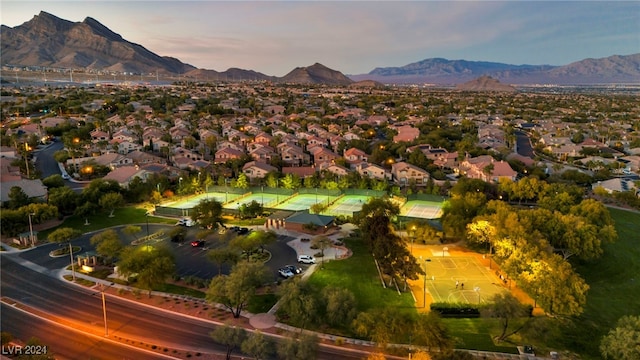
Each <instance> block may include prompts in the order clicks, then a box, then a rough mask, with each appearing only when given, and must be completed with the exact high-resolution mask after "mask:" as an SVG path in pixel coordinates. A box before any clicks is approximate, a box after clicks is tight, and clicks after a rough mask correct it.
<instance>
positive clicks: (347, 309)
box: [322, 286, 358, 326]
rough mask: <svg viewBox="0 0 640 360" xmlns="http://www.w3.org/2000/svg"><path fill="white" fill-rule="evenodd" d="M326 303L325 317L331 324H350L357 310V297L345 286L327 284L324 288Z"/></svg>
mask: <svg viewBox="0 0 640 360" xmlns="http://www.w3.org/2000/svg"><path fill="white" fill-rule="evenodd" d="M322 296H323V297H324V302H325V304H326V309H325V310H326V311H325V319H326V320H327V322H328V323H329V324H331V325H334V326H335V325H340V324H350V323H351V322H352V321H353V319H355V317H356V314H357V312H358V310H357V303H356V297H355V296H354V295H353V293H352V292H351V291H349V290H348V289H344V288H337V287H331V286H327V287H325V288H324V289H322Z"/></svg>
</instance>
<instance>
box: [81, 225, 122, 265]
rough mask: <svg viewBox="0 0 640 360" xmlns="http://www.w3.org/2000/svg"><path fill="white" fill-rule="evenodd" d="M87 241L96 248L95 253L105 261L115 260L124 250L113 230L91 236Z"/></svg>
mask: <svg viewBox="0 0 640 360" xmlns="http://www.w3.org/2000/svg"><path fill="white" fill-rule="evenodd" d="M89 241H91V245H93V246H95V247H96V252H97V253H98V254H99V255H101V256H104V257H105V258H107V259H113V258H116V257H117V256H118V255H119V254H120V252H121V251H122V249H123V248H124V246H123V245H122V243H121V242H120V239H119V238H118V234H117V233H116V232H115V230H113V229H109V230H105V231H103V232H100V233H98V234H96V235H93V236H92V237H91V239H90V240H89Z"/></svg>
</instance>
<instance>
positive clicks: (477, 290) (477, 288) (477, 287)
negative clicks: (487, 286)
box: [473, 286, 480, 304]
mask: <svg viewBox="0 0 640 360" xmlns="http://www.w3.org/2000/svg"><path fill="white" fill-rule="evenodd" d="M473 291H475V292H476V293H478V304H480V287H479V286H476V287H474V288H473Z"/></svg>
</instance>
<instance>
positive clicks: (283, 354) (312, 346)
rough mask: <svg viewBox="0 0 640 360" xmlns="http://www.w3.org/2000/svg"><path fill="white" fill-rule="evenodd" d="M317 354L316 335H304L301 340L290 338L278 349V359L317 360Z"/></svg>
mask: <svg viewBox="0 0 640 360" xmlns="http://www.w3.org/2000/svg"><path fill="white" fill-rule="evenodd" d="M317 352H318V337H317V336H316V335H315V334H302V335H301V336H300V339H294V338H288V339H286V340H285V341H284V344H282V345H281V346H279V347H278V359H282V360H299V359H315V358H316V357H317Z"/></svg>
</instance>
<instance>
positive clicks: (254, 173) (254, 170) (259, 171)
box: [242, 161, 278, 180]
mask: <svg viewBox="0 0 640 360" xmlns="http://www.w3.org/2000/svg"><path fill="white" fill-rule="evenodd" d="M276 171H278V169H277V168H276V167H274V166H271V165H269V164H267V163H264V162H260V161H250V162H248V163H246V164H244V166H243V167H242V172H243V173H244V174H245V175H247V177H248V178H249V179H250V180H255V179H264V178H265V177H266V176H267V174H268V173H270V172H276Z"/></svg>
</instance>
